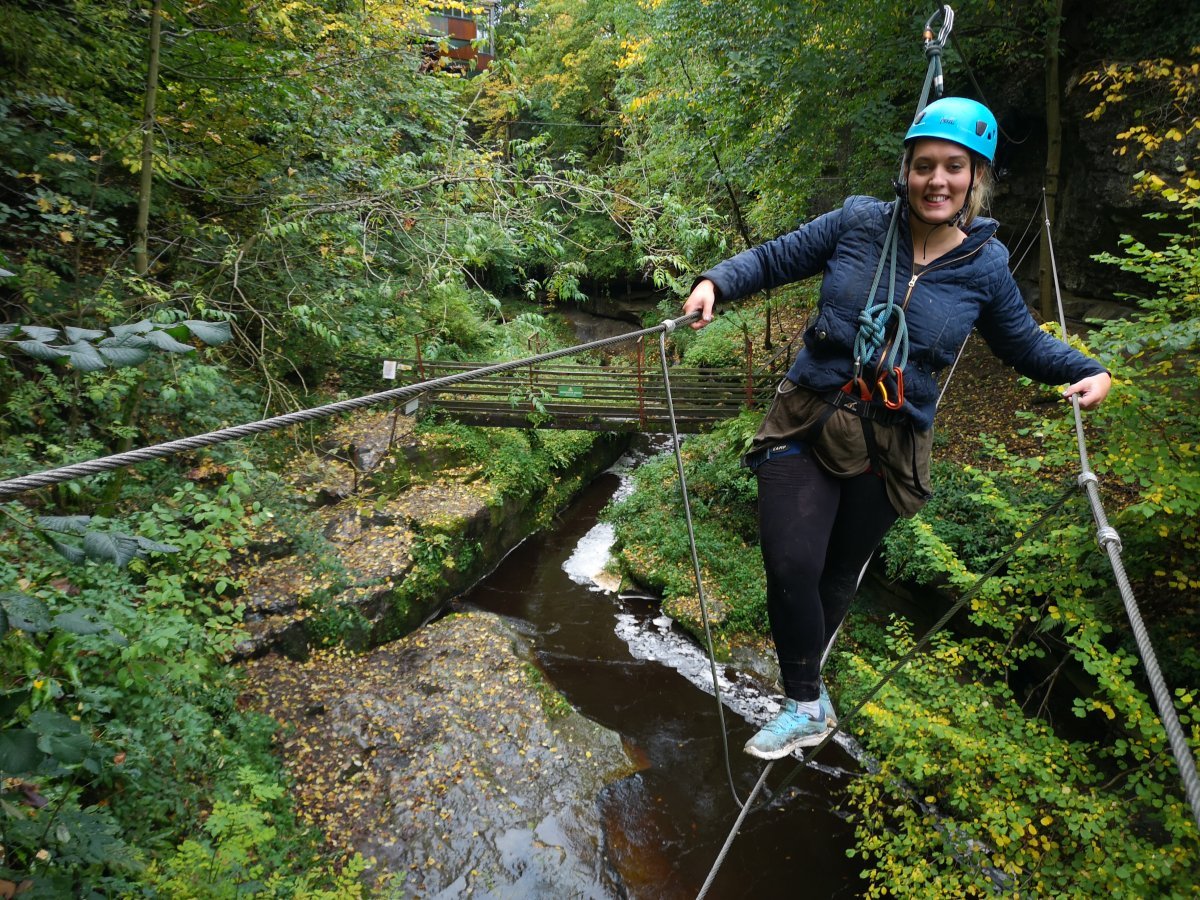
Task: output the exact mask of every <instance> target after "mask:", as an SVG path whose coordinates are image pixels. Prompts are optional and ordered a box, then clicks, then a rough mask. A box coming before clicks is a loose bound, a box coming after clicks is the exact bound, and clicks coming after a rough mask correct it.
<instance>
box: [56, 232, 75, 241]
mask: <svg viewBox="0 0 1200 900" xmlns="http://www.w3.org/2000/svg"><path fill="white" fill-rule="evenodd" d="M58 239H59V240H60V241H62V242H63V243H64V244H69V243H71V241H73V240H75V235H73V234H71V232H69V231H60V232H59V233H58Z"/></svg>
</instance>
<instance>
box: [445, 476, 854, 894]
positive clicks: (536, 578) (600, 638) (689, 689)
mask: <svg viewBox="0 0 1200 900" xmlns="http://www.w3.org/2000/svg"><path fill="white" fill-rule="evenodd" d="M635 464H636V459H631V458H630V457H626V458H625V459H624V460H623V461H622V463H619V464H618V465H617V466H616V467H614V470H611V471H609V472H607V473H605V474H603V475H602V476H600V477H599V478H598V479H596V480H595V481H594V482H593V483H592V484H591V485H590V486H589V487H588V488H587V489H586V490H585V491H584V492H583V494H582V495H581V496H580V497H579V499H578V500H577V501H576V502H575V503H574V504H573V505H572V506H571V507H570V508H569V509H568V510H566V511H565V512H564V513H563V514H562V515H561V516H560V518H559V520H558V522H557V524H556V527H555V528H553V529H552V530H547V531H546V532H544V533H541V534H538V535H535V536H533V537H531V538H529V539H528V540H526V541H525V542H524V543H522V544H521V545H520V546H519V547H517V548H516V549H515V550H514V551H513V552H512V553H510V554H509V555H508V556H507V557H506V558H505V559H504V561H503V562H502V563H501V564H500V566H499V567H497V569H496V570H495V571H494V572H493V573H492V574H491V575H489V576H488V577H487V578H486V579H484V580H483V581H482V582H480V583H479V584H478V585H476V586H475V587H474V588H473V589H472V590H471V591H470V592H468V593H467V594H465V595H464V596H463V597H462V598H460V600H461V602H462V603H463V604H465V605H466V606H468V607H475V608H479V609H484V610H487V611H490V612H494V613H497V614H500V615H503V616H505V617H507V618H508V619H509V620H510V621H511V622H513V623H514V625H515V626H516V627H517V628H518V629H519V630H520V631H521V632H522V633H524V634H525V635H526V636H527V637H528V639H529V640H530V642H531V644H532V646H533V647H534V650H535V652H536V654H537V657H538V660H539V662H540V664H541V666H542V668H543V670H544V672H545V674H546V677H547V679H548V680H549V681H550V682H551V683H552V684H553V685H554V686H555V687H556V688H557V689H558V690H559V691H560V692H561V693H562V694H563V695H564V696H565V697H566V698H567V700H568V701H569V702H570V703H571V704H572V705H573V706H574V707H575V708H576V709H578V710H579V711H580V712H581V713H582V714H583V715H585V716H587V717H589V718H591V719H593V720H595V721H596V722H599V723H600V724H602V725H604V726H605V727H607V728H610V729H612V730H613V731H616V732H617V733H619V734H620V735H621V736H622V738H623V740H624V741H625V744H626V746H627V747H628V748H629V750H630V752H631V755H632V756H633V757H634V758H635V759H636V760H637V761H638V763H639V764H640V766H641V767H642V768H641V771H639V772H638V773H637V774H636V775H633V776H631V777H628V778H625V779H623V780H621V781H619V782H617V783H616V784H614V785H611V786H610V787H609V788H607V789H606V790H605V792H604V793H603V794H602V796H601V798H600V805H601V812H602V817H603V820H604V822H605V835H604V838H605V847H606V855H607V862H608V865H609V866H610V867H611V869H612V871H613V873H614V874H615V877H616V880H617V881H618V882H619V883H621V884H622V885H623V886H624V889H625V894H624V896H628V897H630V898H635V900H638V898H655V900H660V898H677V897H678V898H685V897H687V898H690V897H695V896H696V894H697V893H698V892H699V890H700V888H701V886H702V885H703V883H704V880H705V878H706V877H707V876H708V873H709V870H710V869H711V867H712V865H713V863H714V861H715V860H716V858H717V854H718V853H719V851H720V849H721V846H722V844H723V843H724V841H725V839H726V837H727V836H728V834H729V831H730V829H731V828H732V826H733V823H734V821H735V820H736V818H737V815H738V812H739V808H738V806H737V805H736V804H735V802H734V799H733V797H732V796H731V790H730V786H729V779H728V777H727V775H726V768H725V761H724V754H723V750H722V738H721V726H720V720H719V718H718V714H717V708H716V702H715V701H714V699H713V696H712V686H711V673H710V668H709V663H708V659H707V656H706V655H705V654H704V652H703V650H701V649H700V648H699V647H697V646H696V644H695V643H694V642H693V641H692V640H691V639H690V638H689V637H688V636H686V635H685V634H684V633H683V632H682V631H681V630H679V629H678V628H677V627H676V626H674V624H673V623H672V622H671V620H670V619H669V618H668V617H666V616H664V615H662V613H661V612H660V610H659V608H658V605H657V602H656V601H653V600H649V599H640V598H636V597H626V598H624V599H622V598H620V597H618V595H617V594H616V593H615V592H613V591H610V590H604V589H602V588H601V587H600V586H599V585H598V584H597V580H596V579H597V576H598V575H599V573H600V571H601V570H602V569H603V567H604V565H605V562H606V561H607V559H608V554H609V549H610V547H611V544H612V530H611V527H610V526H608V525H606V524H603V523H600V524H598V523H597V517H598V515H599V513H600V511H601V509H603V507H604V506H605V504H607V503H608V502H609V500H610V499H612V498H613V497H614V496H615V495H616V494H617V492H618V491H622V490H627V489H628V484H629V476H628V469H629V467H630V466H631V465H635ZM603 580H604V579H603V578H600V581H601V582H603ZM718 671H719V672H722V678H723V683H722V695H723V696H724V697H725V704H726V709H725V722H726V726H727V728H728V729H729V744H730V756H731V761H732V767H733V780H734V784H735V786H736V788H737V792H738V795H739V797H740V798H742V799H743V800H744V799H745V798H746V797H747V796H748V794H749V792H750V790H751V789H752V788H753V786H754V783H755V781H756V780H757V779H758V776H759V774H760V773H761V771H762V765H763V763H762V762H760V761H758V760H755V759H753V758H751V757H749V756H746V755H745V754H744V753H743V752H742V744H744V743H745V741H746V740H747V739H748V738H749V737H750V735H751V734H753V733H754V731H755V726H754V725H752V724H750V722H751V721H762V720H765V719H766V718H767V717H768V716H769V714H770V713H771V712H773V710H774V708H775V707H774V706H773V703H774V700H775V699H776V698H773V697H771V696H769V695H763V694H762V693H761V692H760V691H759V690H758V689H757V688H756V686H755V685H754V684H753V683H752V682H751V681H750V680H749V679H745V678H742V677H740V675H739V673H737V672H736V671H734V670H733V669H732V668H730V667H727V666H719V667H718ZM852 749H853V745H852V744H851V743H850V742H848V741H842V743H841V744H840V745H838V744H831V745H830V746H829V747H827V748H826V749H825V750H824V751H823V752H822V755H821V757H820V758H819V759H818V760H817V761H816V763H814V764H812V765H810V766H808V767H807V768H806V769H805V770H804V771H803V772H801V773H800V774H799V776H798V777H797V778H796V780H795V781H794V783H793V784H792V786H791V787H790V788H789V789H788V791H787V792H786V794H785V795H781V796H779V797H777V798H775V801H776V802H773V803H772V804H771V805H770V807H769V808H767V809H765V810H759V811H755V812H752V813H751V814H750V815H749V816H748V817H747V819H746V821H745V823H744V824H743V826H742V829H741V831H740V832H739V835H738V837H737V839H736V841H735V842H734V844H733V846H732V849H731V850H730V853H729V855H728V857H727V858H726V860H725V863H724V865H723V866H722V868H721V871H720V873H719V875H718V876H717V879H716V881H715V882H714V884H713V886H712V888H711V889H710V891H709V894H708V896H709V897H712V898H733V897H755V898H771V897H789V898H790V897H795V896H797V895H800V896H812V897H822V898H824V897H855V896H858V895H859V893H860V892H861V889H862V882H861V881H860V879H859V877H858V870H859V866H858V864H856V863H855V861H854V860H851V859H848V858H847V857H846V855H845V851H846V850H847V849H848V848H849V847H851V846H852V845H853V828H852V826H851V825H850V824H849V823H847V822H846V820H845V817H844V814H843V813H842V812H841V811H840V810H839V806H840V805H841V793H842V785H843V784H845V782H846V780H847V778H849V777H852V773H853V772H854V771H857V770H858V768H859V766H858V764H857V763H856V762H855V758H854V756H853V755H852V753H851V752H850V751H851V750H852ZM795 765H796V761H795V760H794V759H790V758H789V759H784V760H781V761H780V763H779V764H778V765H777V766H776V767H775V770H774V771H773V773H772V777H771V778H770V779H769V781H768V788H770V787H771V785H772V784H778V783H779V782H780V781H781V780H782V779H783V778H784V777H785V776H786V775H787V774H788V773H790V772H791V771H792V770H793V768H794V767H795ZM760 799H761V798H760Z"/></svg>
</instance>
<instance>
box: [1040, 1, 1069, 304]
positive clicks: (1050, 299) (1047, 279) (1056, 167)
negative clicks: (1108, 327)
mask: <svg viewBox="0 0 1200 900" xmlns="http://www.w3.org/2000/svg"><path fill="white" fill-rule="evenodd" d="M1047 13H1048V17H1049V21H1047V23H1046V210H1045V213H1046V215H1045V219H1046V221H1047V222H1049V223H1050V226H1053V224H1054V216H1055V212H1056V207H1057V203H1058V177H1059V174H1060V172H1061V170H1062V85H1061V83H1060V76H1059V69H1058V59H1059V46H1058V45H1059V37H1060V34H1061V32H1062V15H1063V0H1050V2H1049V3H1048V4H1047ZM1039 251H1040V252H1039V258H1040V264H1039V266H1038V284H1039V286H1040V295H1041V297H1040V299H1041V303H1040V308H1041V313H1042V319H1043V320H1044V321H1054V320H1055V319H1056V318H1058V316H1057V313H1056V312H1055V303H1054V271H1053V269H1052V268H1051V266H1050V235H1049V233H1048V230H1047V228H1043V229H1042V239H1041V245H1040V247H1039Z"/></svg>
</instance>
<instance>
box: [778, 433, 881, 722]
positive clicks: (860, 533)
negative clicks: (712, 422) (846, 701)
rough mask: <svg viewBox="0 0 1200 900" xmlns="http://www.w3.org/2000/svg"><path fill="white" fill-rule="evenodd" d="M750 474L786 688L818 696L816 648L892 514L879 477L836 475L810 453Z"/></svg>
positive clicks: (840, 614)
mask: <svg viewBox="0 0 1200 900" xmlns="http://www.w3.org/2000/svg"><path fill="white" fill-rule="evenodd" d="M756 474H757V475H758V524H759V540H760V542H761V545H762V554H763V563H764V565H765V566H766V572H767V613H768V615H769V616H770V619H771V635H772V637H773V638H774V639H775V652H776V653H777V654H778V656H779V668H780V671H781V673H782V675H783V688H784V693H786V694H787V696H788V697H791V698H792V699H793V700H816V699H817V697H818V695H819V693H820V687H819V685H820V678H821V654H822V652H823V651H824V649H825V646H826V644H828V643H829V641H831V640H832V639H833V634H834V632H835V631H837V628H838V626H839V625H840V624H841V622H842V619H843V618H845V615H846V611H847V610H848V609H849V608H850V601H851V600H852V599H854V593H855V591H856V590H857V589H858V583H859V581H860V580H861V578H862V573H863V572H864V571H865V569H866V567H867V563H868V562H870V560H871V554H873V553H874V552H875V547H876V546H877V545H878V544H879V542H880V541H881V540H882V539H883V535H884V534H885V533H886V532H887V530H888V529H889V528H890V527H891V526H892V523H893V522H895V521H896V517H897V514H896V511H895V509H893V508H892V505H891V503H889V502H888V498H887V492H886V490H885V489H884V484H883V479H882V478H880V477H879V476H878V475H875V474H873V473H871V472H867V473H865V474H862V475H858V476H856V477H854V478H834V477H833V476H832V475H829V474H827V473H826V472H825V471H823V470H822V469H821V467H820V466H818V465H817V464H816V463H815V462H814V461H813V460H812V458H811V457H810V456H809V454H808V453H803V454H800V455H794V456H783V457H779V458H777V459H770V460H768V461H766V462H764V463H763V464H762V465H760V466H759V467H758V469H757V472H756Z"/></svg>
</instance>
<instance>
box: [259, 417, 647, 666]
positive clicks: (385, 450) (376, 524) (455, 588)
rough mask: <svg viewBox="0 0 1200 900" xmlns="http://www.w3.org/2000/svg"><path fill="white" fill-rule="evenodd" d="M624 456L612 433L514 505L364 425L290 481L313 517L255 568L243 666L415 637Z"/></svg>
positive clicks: (271, 545)
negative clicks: (334, 643)
mask: <svg viewBox="0 0 1200 900" xmlns="http://www.w3.org/2000/svg"><path fill="white" fill-rule="evenodd" d="M624 446H625V443H624V441H623V440H622V439H619V438H617V437H616V436H610V435H601V436H599V437H598V438H597V439H596V441H595V442H594V444H593V445H592V449H591V450H590V451H589V452H588V453H586V454H584V455H583V456H581V457H580V458H578V459H574V460H572V461H571V462H570V464H569V467H568V468H564V470H563V471H562V472H559V473H557V476H558V477H557V483H556V485H555V486H554V487H552V488H551V489H550V490H548V491H546V492H544V493H541V494H537V495H533V496H525V495H520V496H503V495H502V494H501V493H500V492H499V491H498V490H497V489H496V488H495V487H494V486H492V485H489V484H488V483H486V482H485V481H483V480H481V479H479V478H478V477H477V476H478V463H479V461H478V460H468V459H464V458H459V456H458V455H456V452H454V451H448V450H446V449H444V448H439V447H436V446H430V445H426V444H424V443H422V441H421V440H420V439H418V437H417V436H416V435H415V434H414V430H413V423H412V421H411V420H409V419H405V418H404V417H395V416H393V415H392V414H390V413H386V412H380V413H374V414H366V415H359V416H356V417H355V418H354V419H353V421H352V422H351V423H350V424H348V425H345V426H343V427H342V428H341V429H340V430H338V431H336V432H334V433H333V434H332V435H331V436H330V437H328V438H327V439H325V440H324V441H323V442H322V443H321V444H320V445H319V446H318V448H317V449H316V451H315V452H313V453H311V454H306V455H304V456H302V457H301V458H300V459H298V460H297V461H296V462H295V464H294V465H293V467H292V470H291V471H290V473H289V475H288V477H289V478H290V480H291V481H292V483H293V485H294V487H295V489H296V491H297V493H298V496H299V497H301V498H302V499H303V502H305V503H307V505H308V506H309V507H310V508H309V510H308V511H307V512H305V513H301V514H300V516H299V518H301V519H303V520H305V521H304V522H303V524H302V525H301V526H300V527H299V528H295V529H293V530H292V532H291V533H290V534H289V533H287V532H286V531H285V530H284V529H282V528H280V529H279V530H277V531H275V532H272V533H270V534H266V535H263V537H262V540H261V541H260V542H259V544H258V547H257V549H256V550H255V552H254V553H253V554H252V555H251V556H250V557H249V558H247V559H246V560H245V561H244V568H243V573H244V577H245V582H246V587H245V591H244V595H243V598H242V599H243V602H244V603H245V616H244V628H245V630H246V632H247V634H248V637H247V639H246V640H245V641H243V642H242V644H241V645H240V646H239V647H238V651H237V652H238V657H239V658H243V659H244V658H248V657H252V656H256V655H258V654H261V653H265V652H267V651H271V650H278V651H280V652H283V653H284V654H286V655H288V656H291V657H294V658H303V657H304V656H306V655H307V653H308V650H309V647H310V645H312V644H313V643H320V641H321V639H322V638H324V637H327V636H330V635H331V634H333V633H336V634H337V635H338V636H339V637H340V638H341V639H342V640H344V641H346V642H348V643H349V644H351V645H353V646H357V647H370V646H374V645H376V644H379V643H382V642H384V641H387V640H390V639H393V638H396V637H399V636H401V635H404V634H407V633H408V632H410V631H412V630H413V629H414V628H417V627H418V626H419V625H420V624H421V623H422V622H424V621H426V620H428V619H429V618H430V617H431V616H433V615H434V614H436V613H437V612H438V610H439V609H440V608H441V607H442V605H443V604H444V603H445V602H446V601H447V600H448V599H449V598H451V597H453V596H455V595H456V594H458V593H461V592H462V591H463V590H465V589H466V588H467V587H469V586H470V585H471V584H473V583H474V582H475V581H477V580H478V579H479V578H480V577H482V575H483V574H484V573H486V572H487V571H488V570H490V569H491V568H492V567H493V566H495V564H496V563H497V562H498V561H499V560H500V559H502V558H503V557H504V554H506V553H507V552H508V551H509V550H511V549H512V548H513V547H514V546H516V545H517V544H518V543H519V542H520V541H521V540H522V539H523V538H524V537H525V536H526V535H528V534H529V533H530V532H532V531H533V530H535V529H536V528H537V526H538V524H539V521H540V520H542V519H544V517H545V516H546V515H547V514H552V513H553V512H554V511H555V508H556V507H557V506H558V505H560V504H561V503H563V502H565V501H566V500H568V499H569V497H570V495H571V493H572V491H573V489H575V488H578V487H579V486H582V485H583V484H586V483H587V482H588V481H590V480H591V479H592V478H593V477H594V476H595V475H596V474H598V473H599V472H600V471H602V470H603V469H604V468H606V467H607V466H608V465H610V464H611V463H612V462H613V461H614V460H615V459H616V458H617V457H618V456H619V455H620V453H621V451H622V450H623V448H624Z"/></svg>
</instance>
